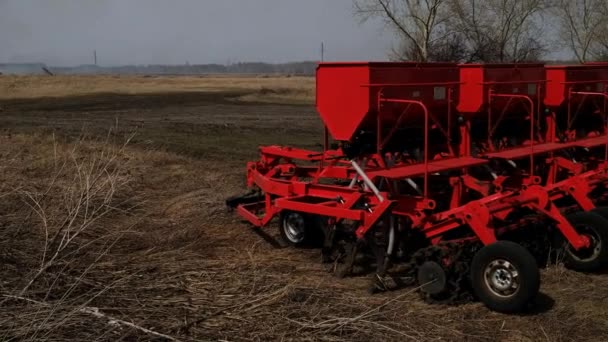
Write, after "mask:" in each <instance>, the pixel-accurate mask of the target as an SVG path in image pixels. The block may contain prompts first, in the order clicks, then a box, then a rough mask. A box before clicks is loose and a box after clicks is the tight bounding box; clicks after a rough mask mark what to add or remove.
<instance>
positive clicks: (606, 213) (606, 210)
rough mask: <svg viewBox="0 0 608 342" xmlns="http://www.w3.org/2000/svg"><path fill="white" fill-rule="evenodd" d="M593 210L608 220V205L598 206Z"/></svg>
mask: <svg viewBox="0 0 608 342" xmlns="http://www.w3.org/2000/svg"><path fill="white" fill-rule="evenodd" d="M591 212H592V213H596V214H598V215H600V216H601V217H603V218H604V219H606V220H608V207H597V208H594V209H593V210H591Z"/></svg>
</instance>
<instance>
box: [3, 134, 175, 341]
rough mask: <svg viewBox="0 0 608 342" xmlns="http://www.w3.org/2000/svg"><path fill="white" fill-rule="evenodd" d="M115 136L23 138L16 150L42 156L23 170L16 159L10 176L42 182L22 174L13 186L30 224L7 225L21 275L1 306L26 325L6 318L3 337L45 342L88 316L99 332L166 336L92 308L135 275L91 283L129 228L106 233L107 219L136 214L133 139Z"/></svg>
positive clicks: (30, 160) (12, 282) (28, 157)
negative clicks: (118, 328)
mask: <svg viewBox="0 0 608 342" xmlns="http://www.w3.org/2000/svg"><path fill="white" fill-rule="evenodd" d="M112 135H113V132H110V135H108V139H107V140H105V141H95V140H91V139H86V138H84V137H81V138H80V139H78V140H77V141H75V142H72V143H69V144H68V143H60V142H58V141H57V140H55V139H52V140H51V141H49V140H48V139H44V138H41V140H43V141H44V143H43V145H38V144H40V143H41V142H34V143H32V141H29V144H28V140H31V139H32V138H25V137H17V139H22V140H21V141H19V142H17V144H18V143H24V145H29V146H28V147H29V149H30V151H31V150H35V152H36V153H35V155H22V156H21V161H25V163H22V164H20V165H17V164H19V163H15V162H14V161H15V158H12V159H11V160H12V161H13V162H14V163H13V165H12V167H9V168H7V169H5V170H4V171H5V172H7V173H14V172H19V171H20V172H21V173H28V172H36V173H38V174H39V178H38V179H37V180H35V181H32V178H30V177H29V176H31V175H27V174H22V176H23V177H20V175H19V174H16V175H13V176H12V179H11V180H12V181H13V182H14V183H15V184H13V187H14V189H16V191H13V192H11V195H10V196H11V197H12V198H11V200H12V201H13V203H14V202H21V203H22V205H21V206H19V205H16V206H13V209H15V210H16V211H18V212H19V213H20V214H21V215H22V217H25V220H23V221H21V222H17V221H12V222H11V221H10V220H9V221H8V222H4V224H3V228H4V229H3V230H5V231H4V232H3V234H2V236H3V240H4V241H2V242H1V243H2V245H4V246H11V247H12V249H11V247H8V248H7V247H5V248H7V249H8V250H5V251H4V255H3V259H5V260H6V259H7V258H8V259H14V260H13V261H14V263H15V266H16V267H15V268H17V272H15V273H16V274H14V275H15V276H16V277H15V278H13V279H9V281H5V282H4V283H5V285H4V286H3V287H2V293H1V295H0V296H1V297H2V298H0V304H1V305H3V306H6V305H7V303H8V302H11V301H12V302H14V301H17V302H18V304H16V305H13V306H12V307H13V310H15V312H17V313H18V315H19V316H20V317H24V318H26V319H25V320H23V319H19V320H10V319H8V320H7V317H6V316H5V315H0V327H1V328H3V329H2V330H3V331H4V336H2V335H0V337H1V338H3V339H32V340H40V339H45V338H46V337H48V336H49V334H51V333H52V332H53V331H54V330H56V329H58V328H59V327H62V326H64V325H66V324H69V323H70V322H71V323H72V324H73V321H72V319H75V318H78V316H82V315H88V316H92V317H94V318H96V319H98V320H99V321H100V322H99V324H100V325H104V324H110V323H111V324H113V325H124V326H129V327H131V328H134V329H139V330H141V331H142V332H144V333H146V334H152V335H154V334H157V335H158V336H161V337H164V336H163V335H162V334H160V333H155V332H153V331H151V330H149V329H145V328H143V327H139V326H136V325H134V324H132V323H129V322H126V321H122V320H120V319H116V318H112V317H111V316H108V315H106V314H104V313H103V312H100V311H99V310H98V309H97V308H94V307H90V306H89V304H90V303H91V302H92V301H94V300H95V298H97V297H98V296H100V295H101V294H103V293H104V292H106V291H108V290H109V289H111V288H112V287H113V286H115V285H116V284H117V283H119V282H121V281H123V280H125V279H127V278H129V277H131V276H132V274H124V275H121V276H120V277H114V278H113V279H110V280H109V281H108V282H106V283H101V284H100V283H96V282H93V283H91V282H90V281H89V280H87V276H88V273H89V272H90V271H91V270H92V269H94V268H95V267H98V266H99V264H100V263H103V262H104V258H105V257H106V255H107V252H108V251H109V250H110V249H111V248H112V247H113V246H114V244H115V243H116V242H117V241H119V239H120V238H121V237H122V236H123V234H124V233H125V232H126V231H127V230H128V229H129V227H108V226H106V225H107V224H108V221H107V219H108V218H111V217H113V216H116V215H130V214H132V213H133V212H134V210H135V209H136V201H135V196H134V194H133V193H132V191H131V189H130V183H131V178H132V175H131V173H130V171H129V168H130V166H131V165H130V162H129V161H130V156H129V154H128V152H127V149H126V147H127V145H128V143H129V141H130V140H131V138H132V136H129V137H127V138H126V139H125V140H124V141H123V142H121V143H119V144H116V143H115V142H114V141H111V140H112V139H110V138H111V137H112ZM36 149H38V150H36ZM26 151H27V150H26ZM26 153H27V152H26ZM41 155H42V157H40V156H41ZM32 163H35V165H34V166H35V167H34V168H32V167H31V166H32V165H31V164H32ZM20 169H21V170H20ZM19 216H20V215H16V216H15V217H19ZM11 254H12V256H13V258H11ZM3 273H4V274H3V275H4V276H8V275H10V272H3ZM18 274H21V276H20V277H18V276H17V275H18ZM3 316H4V317H3ZM7 326H8V327H7ZM110 328H112V327H110ZM110 330H112V329H110Z"/></svg>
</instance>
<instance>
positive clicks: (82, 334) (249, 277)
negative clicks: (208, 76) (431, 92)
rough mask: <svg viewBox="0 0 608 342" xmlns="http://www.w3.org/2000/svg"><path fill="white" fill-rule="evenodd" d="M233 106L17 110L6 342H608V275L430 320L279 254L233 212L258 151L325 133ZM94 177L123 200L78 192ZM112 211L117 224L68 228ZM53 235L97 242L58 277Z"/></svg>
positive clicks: (299, 114) (8, 133) (574, 278)
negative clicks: (509, 305) (516, 308)
mask: <svg viewBox="0 0 608 342" xmlns="http://www.w3.org/2000/svg"><path fill="white" fill-rule="evenodd" d="M45 79H47V78H45ZM48 79H50V78H48ZM232 95H233V94H232V93H230V92H223V93H222V92H215V93H212V94H206V93H204V92H201V93H197V95H196V96H193V97H191V96H190V95H184V94H174V96H169V95H167V94H163V95H157V94H153V93H150V94H134V95H120V96H109V95H91V96H85V97H66V98H57V99H33V98H32V99H30V100H27V101H24V100H18V101H17V100H7V101H3V102H0V107H3V108H4V110H3V112H2V114H1V115H0V125H2V127H4V129H5V131H4V132H3V133H2V134H0V176H1V177H2V179H3V181H2V182H0V195H3V196H2V197H1V199H2V200H1V201H0V302H2V303H1V305H2V310H0V340H49V341H66V340H81V341H90V340H102V341H118V340H127V341H132V340H169V339H177V340H182V341H191V340H192V341H194V340H196V341H200V340H202V341H209V340H230V341H267V340H286V341H289V340H294V341H301V340H307V341H369V340H382V341H404V340H406V341H409V340H412V341H429V340H467V341H470V340H474V341H483V340H488V341H539V340H543V341H572V340H589V341H605V340H608V311H607V309H606V308H608V295H607V293H608V292H607V291H606V289H607V288H608V276H607V275H603V274H599V275H584V274H578V273H574V272H570V271H567V270H564V269H562V268H551V269H549V270H546V271H543V286H542V289H541V291H542V293H543V296H542V297H541V300H540V302H539V305H538V306H537V307H536V309H535V310H533V311H531V312H529V313H528V314H526V315H521V316H509V315H502V314H497V313H493V312H489V311H488V310H486V309H485V308H484V307H483V306H482V305H480V304H478V303H472V304H467V305H463V306H457V307H442V306H435V305H427V304H425V303H423V302H421V301H420V299H419V298H418V295H417V294H416V293H414V292H412V290H413V289H409V290H408V289H405V290H401V291H396V292H391V293H385V294H380V295H368V294H367V293H366V291H365V290H366V288H367V285H368V280H367V279H366V278H365V277H356V278H348V279H337V278H335V277H333V276H332V275H330V274H328V273H327V272H326V270H325V269H324V267H323V266H322V265H321V264H320V263H319V259H320V255H319V251H317V250H308V249H304V250H298V249H291V248H277V247H275V246H274V245H272V244H269V243H268V242H266V241H265V240H264V239H263V238H262V237H260V236H259V235H258V234H256V233H255V232H254V231H252V230H251V229H249V228H248V226H247V224H245V223H243V222H241V221H240V220H239V219H238V218H236V217H235V216H234V214H232V213H229V212H227V211H226V210H225V208H224V206H223V200H224V199H225V198H226V197H228V196H230V195H233V194H236V193H240V192H242V190H243V186H244V179H243V175H244V162H245V161H247V160H249V159H252V158H255V157H256V146H257V145H258V144H268V143H280V144H298V145H300V146H306V147H309V148H314V145H315V144H316V142H317V141H318V137H319V132H320V125H319V123H318V118H317V116H316V114H315V112H314V109H313V108H312V107H309V106H288V105H284V104H281V105H276V104H259V103H256V104H249V105H243V104H238V103H234V102H231V101H226V100H225V99H224V97H225V96H232ZM116 121H118V122H119V125H124V126H119V127H118V129H114V130H113V132H114V133H113V134H111V135H109V136H108V134H107V133H108V127H111V126H112V125H113V124H114V123H115V122H116ZM85 124H86V125H85ZM82 127H86V129H85V130H86V132H89V133H90V134H91V136H90V137H87V138H86V139H83V138H82V130H83V128H82ZM135 128H137V135H136V137H135V138H134V139H133V140H132V144H130V145H129V146H126V147H124V148H123V143H124V142H125V140H126V139H127V138H128V137H129V136H130V133H131V131H132V130H133V129H135ZM53 133H54V134H55V138H53ZM108 137H110V138H109V139H110V140H109V141H110V142H111V143H107V140H108ZM112 156H116V157H115V158H114V159H113V157H112ZM112 160H113V161H112ZM62 165H65V166H64V167H63V168H62V167H61V166H62ZM91 165H93V166H94V165H97V166H98V167H91ZM105 165H107V167H106V166H105ZM84 166H88V167H84ZM79 170H80V171H79ZM85 170H92V171H86V172H85ZM95 170H98V171H101V170H107V171H111V172H108V174H107V175H106V176H104V177H102V179H106V180H109V179H115V180H116V182H109V183H108V182H106V183H98V184H106V185H108V184H121V185H120V186H118V187H114V189H115V191H114V190H112V189H113V187H111V186H110V187H108V186H103V187H101V188H95V187H90V186H86V184H87V182H84V183H83V182H80V181H75V179H76V178H78V179H87V178H89V179H91V177H90V176H89V177H86V176H85V177H76V178H75V176H76V175H87V174H88V175H94V174H100V173H99V172H97V171H95ZM101 174H106V173H105V172H102V173H101ZM108 175H109V176H108ZM112 175H114V176H112ZM83 184H84V185H85V186H84V187H83V186H82V185H83ZM49 188H51V189H52V191H49V190H48V189H49ZM87 189H89V190H87ZM93 189H99V190H100V191H97V192H96V193H97V194H106V195H108V194H111V196H109V197H107V196H105V195H104V196H93V197H91V196H88V195H87V193H88V194H91V193H92V192H91V190H93ZM45 194H47V195H45ZM83 198H84V199H86V198H91V199H93V200H92V201H91V203H92V204H93V205H91V206H89V205H84V206H83V205H77V204H78V203H83V202H82V200H80V199H83ZM32 199H34V200H32ZM106 199H107V200H106ZM95 207H97V208H99V207H102V208H107V209H110V208H111V210H110V211H109V212H107V214H104V215H102V216H101V217H99V219H98V220H95V222H94V223H93V224H91V225H89V226H86V227H87V228H86V229H84V230H82V229H78V228H75V229H70V230H66V229H65V228H62V227H64V225H63V222H65V220H66V218H71V217H76V218H83V217H84V215H83V212H82V211H81V210H82V209H84V208H95ZM37 208H43V209H44V210H43V211H40V210H39V209H37ZM75 208H81V209H78V210H75ZM34 209H37V210H34ZM79 210H80V211H79ZM40 213H43V214H42V215H41V214H40ZM75 213H80V214H77V215H74V214H75ZM43 218H46V219H43ZM45 222H46V223H45ZM74 222H75V223H79V222H80V223H82V222H85V221H82V220H81V221H78V220H75V221H74ZM72 227H83V225H82V224H73V225H72ZM47 231H48V232H49V234H48V235H49V236H51V235H53V234H52V233H53V232H60V234H59V235H58V236H65V237H66V238H70V237H73V235H71V232H80V233H78V235H77V236H76V237H75V238H74V239H73V240H72V243H71V244H69V245H68V247H67V248H65V249H63V251H62V252H61V253H59V256H58V257H57V258H55V261H54V265H53V266H49V267H46V268H45V267H42V266H43V265H44V263H43V262H42V261H43V259H45V260H49V257H48V255H54V253H49V252H46V255H47V257H44V258H43V256H44V255H45V250H46V251H57V246H60V245H56V244H55V245H54V244H51V243H48V241H49V239H47V238H46V236H47ZM68 231H69V232H70V235H66V233H67V232H68ZM265 231H266V232H267V233H268V234H269V235H270V237H271V238H273V237H276V235H277V232H276V229H274V227H269V228H268V229H266V230H265ZM45 246H48V247H45ZM41 269H43V271H42V272H40V274H39V275H38V276H36V274H38V273H39V271H40V270H41ZM33 278H35V280H34V281H33V282H32V283H31V285H29V286H28V284H29V283H30V281H31V279H33ZM24 288H25V291H24V290H23V289H24ZM162 336H164V337H162Z"/></svg>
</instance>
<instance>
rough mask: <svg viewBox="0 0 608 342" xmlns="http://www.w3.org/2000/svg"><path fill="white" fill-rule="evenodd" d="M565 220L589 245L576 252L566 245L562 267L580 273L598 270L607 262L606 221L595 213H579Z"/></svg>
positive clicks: (607, 238) (607, 237) (607, 230)
mask: <svg viewBox="0 0 608 342" xmlns="http://www.w3.org/2000/svg"><path fill="white" fill-rule="evenodd" d="M566 218H567V219H568V221H569V222H570V224H572V226H573V227H574V229H576V231H577V232H578V233H579V234H582V235H584V236H586V237H587V238H588V239H589V242H590V243H591V245H590V246H589V247H587V248H583V249H581V250H578V251H577V250H575V249H574V248H572V246H570V244H568V243H566V244H565V245H566V246H565V247H564V265H566V267H568V268H570V269H572V270H575V271H580V272H594V271H598V270H600V269H601V268H602V267H603V266H604V265H605V264H606V262H608V221H607V220H606V219H605V218H603V217H602V216H600V214H599V212H595V211H592V212H583V211H581V212H577V213H574V214H570V215H568V216H567V217H566Z"/></svg>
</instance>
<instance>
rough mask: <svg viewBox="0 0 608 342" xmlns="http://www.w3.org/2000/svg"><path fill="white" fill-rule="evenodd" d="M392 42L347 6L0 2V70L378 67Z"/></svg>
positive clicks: (278, 0) (269, 0)
mask: <svg viewBox="0 0 608 342" xmlns="http://www.w3.org/2000/svg"><path fill="white" fill-rule="evenodd" d="M391 37H392V35H391V33H390V32H386V31H385V30H383V29H382V25H381V24H380V23H378V22H376V23H374V22H368V23H365V24H363V25H361V24H359V23H358V21H357V20H356V19H354V18H353V15H352V1H351V0H0V63H2V62H43V63H47V64H50V65H77V64H90V63H92V62H93V57H92V55H93V50H94V49H96V50H97V54H98V59H99V63H100V64H101V65H118V64H156V63H159V64H165V63H166V64H183V63H185V62H186V61H188V62H189V63H192V64H194V63H228V62H239V61H263V62H285V61H299V60H316V59H318V58H319V55H320V52H319V51H320V44H321V41H324V42H325V46H326V58H327V59H329V60H383V59H386V53H387V51H388V50H389V48H390V46H391Z"/></svg>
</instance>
